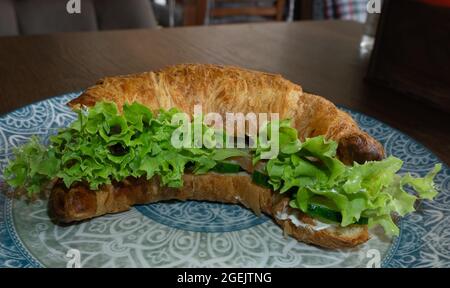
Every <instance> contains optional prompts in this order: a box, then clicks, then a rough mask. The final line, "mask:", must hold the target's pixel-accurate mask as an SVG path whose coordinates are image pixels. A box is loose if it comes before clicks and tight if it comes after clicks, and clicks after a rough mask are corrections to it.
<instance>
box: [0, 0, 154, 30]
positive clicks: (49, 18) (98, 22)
mask: <svg viewBox="0 0 450 288" xmlns="http://www.w3.org/2000/svg"><path fill="white" fill-rule="evenodd" d="M125 2H126V3H125ZM66 4H67V1H61V0H0V36H2V35H31V34H47V33H55V32H74V31H96V30H111V29H132V28H153V27H157V22H156V20H155V16H154V14H153V9H152V6H151V4H150V2H149V1H148V0H127V1H123V0H82V1H81V13H80V14H69V13H68V12H67V10H66Z"/></svg>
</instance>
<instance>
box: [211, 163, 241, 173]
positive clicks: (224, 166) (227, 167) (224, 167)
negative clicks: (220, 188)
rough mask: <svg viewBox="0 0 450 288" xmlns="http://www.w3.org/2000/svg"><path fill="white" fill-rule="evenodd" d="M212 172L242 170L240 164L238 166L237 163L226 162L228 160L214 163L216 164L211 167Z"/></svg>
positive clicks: (235, 171)
mask: <svg viewBox="0 0 450 288" xmlns="http://www.w3.org/2000/svg"><path fill="white" fill-rule="evenodd" d="M212 170H213V171H214V172H217V173H223V174H226V173H238V172H240V171H242V169H241V166H239V165H238V164H234V163H228V162H219V163H217V164H216V166H214V168H213V169H212Z"/></svg>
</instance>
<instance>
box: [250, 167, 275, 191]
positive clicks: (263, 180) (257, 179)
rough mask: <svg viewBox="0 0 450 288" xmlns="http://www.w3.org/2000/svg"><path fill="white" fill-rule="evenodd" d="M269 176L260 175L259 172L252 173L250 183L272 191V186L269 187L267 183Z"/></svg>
mask: <svg viewBox="0 0 450 288" xmlns="http://www.w3.org/2000/svg"><path fill="white" fill-rule="evenodd" d="M269 179H270V178H269V176H268V175H266V174H264V173H261V172H259V171H256V170H255V171H253V174H252V181H253V182H254V183H255V184H257V185H259V186H262V187H265V188H269V189H272V185H270V183H269Z"/></svg>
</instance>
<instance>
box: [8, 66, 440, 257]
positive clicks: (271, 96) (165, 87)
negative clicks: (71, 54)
mask: <svg viewBox="0 0 450 288" xmlns="http://www.w3.org/2000/svg"><path fill="white" fill-rule="evenodd" d="M196 104H201V105H202V109H203V112H206V113H208V112H217V113H219V115H222V116H223V117H224V118H225V117H226V115H227V113H229V112H235V113H244V114H246V113H251V112H256V113H263V112H265V113H279V114H280V119H275V120H271V121H269V122H267V123H264V124H263V125H261V126H258V129H257V133H256V135H247V136H249V138H250V140H253V141H247V142H248V143H247V145H245V146H244V147H239V148H237V147H232V148H221V147H218V146H216V145H215V144H217V143H218V142H225V141H226V139H230V138H232V139H233V141H235V140H236V141H237V139H235V137H234V136H233V133H232V132H233V131H231V130H230V129H227V128H229V127H226V128H224V129H219V128H218V127H215V126H214V127H213V126H208V125H206V124H205V123H204V122H203V121H196V119H197V118H195V116H194V117H191V118H186V119H185V121H184V123H183V121H181V122H174V121H173V119H174V116H175V115H179V114H180V113H181V112H185V113H186V114H187V115H190V116H192V115H193V114H194V110H193V109H194V108H193V107H194V105H196ZM69 105H70V106H71V107H73V108H74V109H79V110H76V111H77V113H78V119H77V120H76V121H75V122H74V123H72V124H71V125H70V127H68V128H64V129H61V130H60V131H59V132H58V133H57V134H56V135H53V136H51V137H50V140H49V143H48V145H46V146H45V145H43V144H41V143H40V141H39V139H37V138H36V137H34V138H32V140H31V141H30V142H29V143H27V144H25V145H23V146H21V147H18V148H17V149H16V151H15V153H14V154H15V159H14V160H12V161H11V162H10V164H9V165H8V166H7V168H6V169H5V172H4V176H5V179H6V181H7V182H8V183H9V184H10V185H11V186H13V187H16V188H18V190H21V191H24V192H26V195H28V196H29V197H31V198H33V197H36V196H37V195H38V194H39V193H41V192H42V191H45V189H44V187H45V186H46V185H49V186H50V190H51V191H50V195H49V208H50V213H51V215H52V216H53V217H54V218H55V220H57V221H60V222H74V221H80V220H85V219H90V218H93V217H97V216H101V215H104V214H107V213H116V212H121V211H126V210H128V209H130V208H131V207H132V206H133V205H137V204H146V203H153V202H158V201H163V200H172V199H175V200H189V199H190V200H199V201H203V200H206V201H216V202H223V203H235V204H242V205H243V206H245V207H248V208H249V209H251V210H252V211H254V212H255V213H256V214H258V215H259V214H261V213H265V214H267V215H270V216H272V217H273V219H274V221H275V222H276V223H277V224H278V225H280V226H281V227H282V228H283V230H284V231H285V232H286V233H287V234H289V235H291V236H293V237H294V238H296V239H298V240H299V241H303V242H306V243H311V244H314V245H318V246H322V247H327V248H343V247H353V246H356V245H358V244H361V243H364V242H366V241H367V240H368V239H369V233H368V227H372V226H375V225H381V226H382V227H383V228H384V231H385V232H386V233H387V234H389V235H398V233H399V229H398V227H397V225H396V224H395V222H394V220H393V218H394V217H395V214H398V215H400V216H403V215H405V214H407V213H410V212H412V211H414V203H415V202H416V200H417V199H432V198H433V197H434V196H436V194H437V193H438V192H437V191H436V189H435V187H434V183H433V178H434V176H435V175H436V174H437V173H438V172H439V170H440V169H441V167H440V164H438V165H436V166H435V168H434V169H433V170H432V171H430V172H429V174H428V175H426V176H425V177H423V178H419V177H417V178H416V177H413V176H412V175H409V174H406V175H402V176H400V175H399V174H397V172H398V171H399V170H400V169H401V166H402V161H401V160H400V159H398V158H395V157H392V156H390V157H388V158H386V159H383V158H384V151H383V148H382V146H381V145H380V144H379V143H378V142H377V141H376V140H374V139H373V138H372V137H370V136H369V135H368V134H367V133H365V132H363V131H361V130H360V129H359V127H358V126H357V125H356V123H355V122H354V121H353V120H352V118H351V117H350V116H349V115H348V114H346V113H345V112H343V111H341V110H339V109H338V108H336V107H335V106H334V105H333V104H332V103H331V102H329V101H327V100H325V99H323V98H321V97H319V96H314V95H311V94H307V93H304V92H303V91H302V89H301V87H300V86H298V85H295V84H293V83H291V82H289V81H287V80H285V79H283V78H282V77H281V76H278V75H272V74H267V73H262V72H255V71H250V70H244V69H240V68H236V67H222V66H213V65H201V64H189V65H177V66H173V67H168V68H166V69H163V70H161V71H158V72H149V73H143V74H137V75H130V76H121V77H110V78H105V79H103V80H101V81H100V82H99V83H98V84H97V85H95V86H93V87H91V88H89V89H87V90H86V91H85V92H84V93H83V94H82V95H81V96H80V97H78V98H77V99H75V100H73V101H71V102H70V103H69ZM186 124H187V126H186V127H189V129H190V130H189V131H191V130H192V131H200V133H201V139H202V140H203V143H202V144H201V145H193V146H192V145H191V146H189V145H188V146H180V147H178V146H174V145H173V142H172V140H173V138H172V137H173V135H174V133H175V132H176V131H179V130H180V129H181V128H183V127H185V126H183V125H186ZM274 127H277V128H278V129H277V130H276V131H278V132H277V134H274V133H271V131H274V130H272V128H274ZM189 135H190V134H189ZM261 135H266V136H267V143H263V142H262V141H261V139H262V138H260V136H261ZM250 136H251V137H250ZM183 137H184V135H183ZM186 139H187V140H189V141H187V142H186V143H190V142H191V140H193V139H191V137H190V136H189V137H184V138H183V140H186ZM192 142H195V139H194V140H193V141H192ZM250 142H253V145H252V144H250ZM183 143H184V142H183ZM211 143H213V144H214V145H210V144H211ZM197 144H198V143H197ZM207 144H208V145H207ZM263 144H264V145H263ZM274 146H276V148H277V151H278V152H279V153H277V154H275V155H272V156H271V157H269V159H265V157H263V155H264V153H266V152H268V151H270V150H271V149H272V148H274ZM49 183H50V184H49ZM409 188H413V189H414V190H415V191H416V193H415V195H413V194H410V193H407V192H406V191H405V189H409Z"/></svg>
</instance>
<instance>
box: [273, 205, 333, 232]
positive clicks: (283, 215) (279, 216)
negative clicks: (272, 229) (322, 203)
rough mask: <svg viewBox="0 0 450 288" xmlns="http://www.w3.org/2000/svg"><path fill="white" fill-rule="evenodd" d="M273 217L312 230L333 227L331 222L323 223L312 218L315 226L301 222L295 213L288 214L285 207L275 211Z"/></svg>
mask: <svg viewBox="0 0 450 288" xmlns="http://www.w3.org/2000/svg"><path fill="white" fill-rule="evenodd" d="M275 217H276V218H277V219H279V220H290V221H291V222H292V224H294V225H295V226H296V227H303V228H307V229H311V230H313V231H320V230H324V229H328V228H331V227H334V225H333V224H327V223H323V222H321V221H319V220H317V219H314V223H315V224H316V225H315V226H313V225H310V224H306V223H303V222H302V221H300V219H298V217H297V216H296V215H295V214H288V213H287V209H286V208H285V209H284V210H283V211H282V212H277V214H276V215H275Z"/></svg>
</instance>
